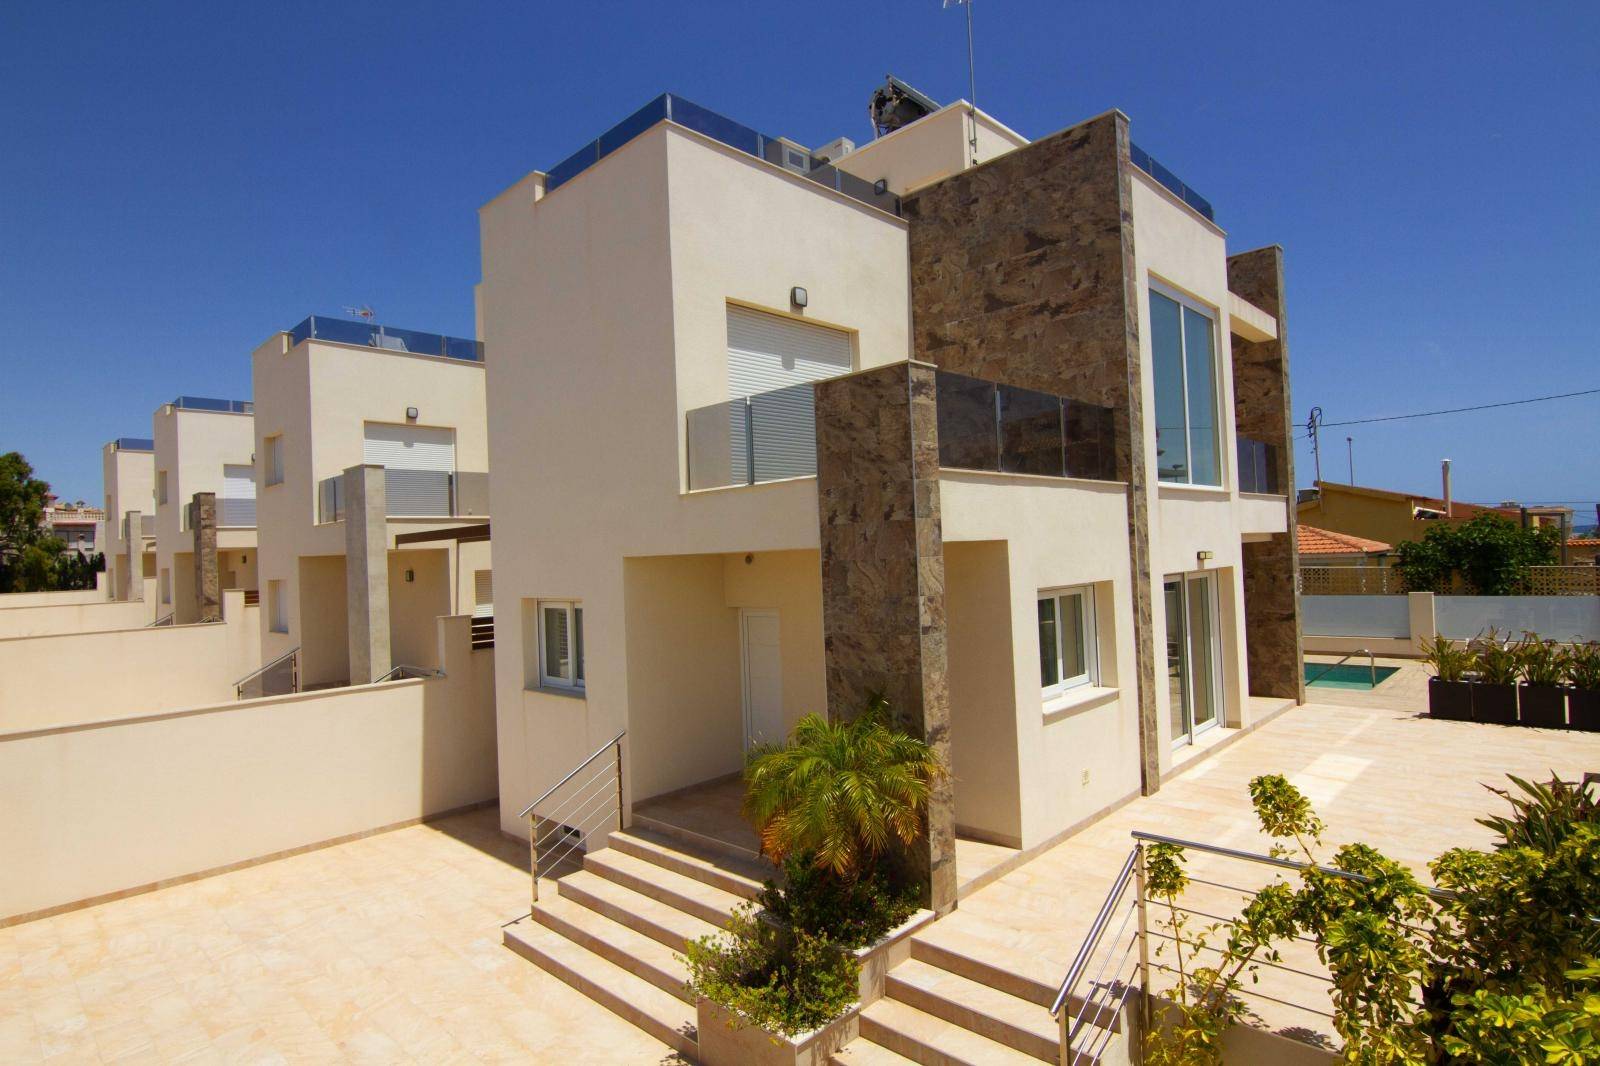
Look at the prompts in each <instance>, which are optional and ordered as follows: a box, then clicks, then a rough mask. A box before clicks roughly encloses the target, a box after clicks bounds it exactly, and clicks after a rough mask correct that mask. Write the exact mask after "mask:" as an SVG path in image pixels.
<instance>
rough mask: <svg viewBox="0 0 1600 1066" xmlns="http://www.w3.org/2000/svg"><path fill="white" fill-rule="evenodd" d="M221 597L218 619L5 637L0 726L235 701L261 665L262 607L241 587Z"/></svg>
mask: <svg viewBox="0 0 1600 1066" xmlns="http://www.w3.org/2000/svg"><path fill="white" fill-rule="evenodd" d="M222 599H223V617H224V621H222V622H218V623H211V624H205V625H179V626H162V627H158V628H154V629H151V628H146V627H142V626H141V627H140V628H138V629H119V630H111V631H105V632H96V633H65V634H57V635H54V636H40V637H15V638H11V639H8V640H0V731H4V732H10V731H14V730H19V729H42V728H47V727H51V726H59V725H67V724H72V723H77V722H89V721H97V720H100V719H105V718H123V717H127V716H129V715H135V714H149V713H154V712H160V711H170V710H173V709H175V708H178V707H193V706H198V705H203V704H208V703H217V702H221V701H223V700H228V699H232V698H233V697H234V696H235V690H234V684H235V682H237V681H238V680H239V678H241V677H243V676H244V675H245V674H247V673H249V672H250V671H252V670H254V669H255V668H256V667H257V666H258V665H259V648H260V636H259V634H258V632H257V630H258V628H259V626H260V613H261V612H260V610H259V608H255V607H246V606H245V605H244V593H242V592H238V591H228V592H224V593H223V594H222Z"/></svg>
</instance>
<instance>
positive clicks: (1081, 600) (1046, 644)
mask: <svg viewBox="0 0 1600 1066" xmlns="http://www.w3.org/2000/svg"><path fill="white" fill-rule="evenodd" d="M1094 638H1095V632H1094V589H1093V588H1091V587H1090V586H1088V585H1080V586H1078V587H1077V588H1069V589H1052V590H1051V591H1049V592H1041V593H1040V594H1039V683H1040V687H1041V688H1042V689H1043V690H1044V695H1045V697H1046V698H1049V697H1050V696H1054V695H1057V694H1059V693H1061V692H1065V691H1066V690H1067V689H1072V688H1078V687H1081V686H1083V685H1094V684H1098V683H1099V680H1100V663H1099V659H1098V656H1097V654H1096V650H1095V639H1094Z"/></svg>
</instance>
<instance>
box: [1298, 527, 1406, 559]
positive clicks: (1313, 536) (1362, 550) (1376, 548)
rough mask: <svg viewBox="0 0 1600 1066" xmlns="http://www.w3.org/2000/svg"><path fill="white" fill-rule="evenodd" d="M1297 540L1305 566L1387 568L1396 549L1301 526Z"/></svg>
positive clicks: (1362, 539) (1383, 544) (1375, 542)
mask: <svg viewBox="0 0 1600 1066" xmlns="http://www.w3.org/2000/svg"><path fill="white" fill-rule="evenodd" d="M1296 539H1297V541H1298V543H1299V546H1300V565H1301V566H1387V565H1389V556H1390V554H1391V553H1392V552H1393V551H1394V548H1393V546H1391V545H1388V544H1385V543H1384V542H1383V541H1381V540H1368V539H1366V538H1365V537H1353V536H1351V535H1350V534H1348V533H1335V532H1333V531H1332V530H1330V529H1318V528H1317V527H1316V526H1308V525H1305V524H1301V525H1300V526H1298V527H1297V532H1296Z"/></svg>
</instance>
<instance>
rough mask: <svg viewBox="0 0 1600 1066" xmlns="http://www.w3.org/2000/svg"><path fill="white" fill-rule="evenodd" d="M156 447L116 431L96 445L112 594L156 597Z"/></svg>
mask: <svg viewBox="0 0 1600 1066" xmlns="http://www.w3.org/2000/svg"><path fill="white" fill-rule="evenodd" d="M155 449H156V442H155V441H154V440H152V439H150V438H147V437H118V438H117V439H116V440H114V441H111V442H109V443H107V444H106V445H105V446H104V447H102V448H101V449H100V466H101V470H102V474H103V477H104V479H105V495H106V522H105V530H106V537H105V553H106V587H107V589H108V590H109V593H110V596H111V598H112V599H113V600H145V601H147V602H148V601H153V600H154V599H155V598H156V596H155V583H156V538H155V533H156V468H155ZM152 617H153V615H152Z"/></svg>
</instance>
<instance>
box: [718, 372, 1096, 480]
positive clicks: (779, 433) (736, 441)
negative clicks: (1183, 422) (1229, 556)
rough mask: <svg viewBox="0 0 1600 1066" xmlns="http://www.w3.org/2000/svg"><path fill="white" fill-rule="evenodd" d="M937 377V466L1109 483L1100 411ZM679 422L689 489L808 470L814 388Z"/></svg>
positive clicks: (760, 396)
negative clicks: (685, 445) (684, 431)
mask: <svg viewBox="0 0 1600 1066" xmlns="http://www.w3.org/2000/svg"><path fill="white" fill-rule="evenodd" d="M937 381H938V385H937V388H938V428H939V465H940V466H943V467H949V468H953V469H966V470H993V471H1000V472H1005V473H1015V474H1041V475H1045V476H1050V477H1076V478H1094V479H1098V480H1103V481H1111V480H1115V478H1116V453H1115V450H1114V448H1113V443H1114V441H1115V431H1114V429H1113V423H1112V415H1111V409H1110V408H1109V407H1101V406H1099V405H1097V404H1091V403H1082V402H1079V401H1077V400H1070V399H1066V398H1064V397H1061V396H1055V395H1053V394H1051V393H1045V392H1035V391H1033V390H1031V389H1019V388H1015V387H1013V386H1010V385H999V384H996V383H995V382H992V381H982V380H980V379H978V378H971V377H966V376H964V375H961V374H948V373H944V372H942V371H941V372H940V373H939V375H938V378H937ZM687 421H688V426H687V429H688V447H689V489H690V490H691V491H698V490H700V489H718V488H726V487H728V486H730V485H756V484H760V483H762V482H765V481H778V480H781V479H783V478H794V477H808V476H813V475H815V474H816V472H817V418H816V388H815V386H814V385H811V384H805V385H793V386H790V387H789V388H786V389H777V390H775V391H773V392H763V393H757V394H756V395H754V396H742V397H739V398H737V399H733V400H728V401H725V402H723V403H717V404H712V405H710V406H709V407H698V408H695V409H694V410H692V411H690V412H688V415H687Z"/></svg>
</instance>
